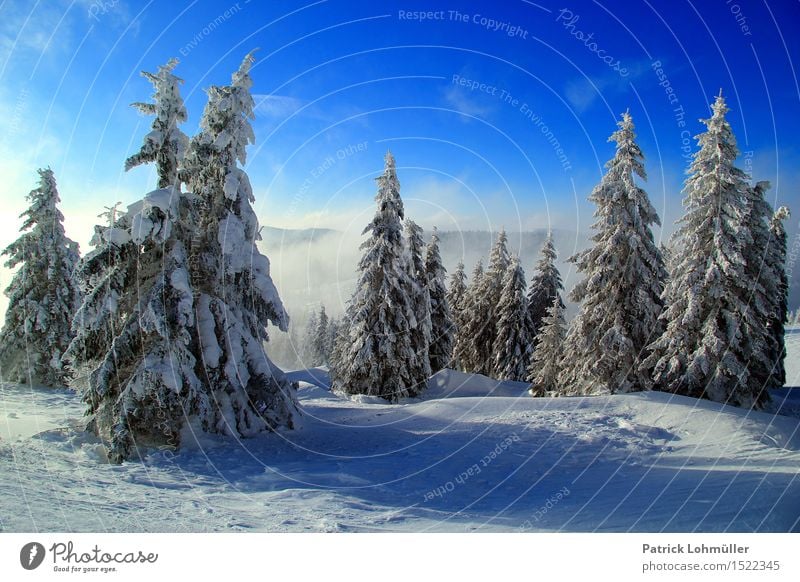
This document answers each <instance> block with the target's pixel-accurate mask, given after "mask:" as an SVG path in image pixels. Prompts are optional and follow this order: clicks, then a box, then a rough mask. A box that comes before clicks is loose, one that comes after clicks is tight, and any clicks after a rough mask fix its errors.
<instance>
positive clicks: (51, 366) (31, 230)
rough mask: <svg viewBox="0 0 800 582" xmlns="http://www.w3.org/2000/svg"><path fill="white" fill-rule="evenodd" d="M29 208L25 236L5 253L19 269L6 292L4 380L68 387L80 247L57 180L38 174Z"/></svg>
mask: <svg viewBox="0 0 800 582" xmlns="http://www.w3.org/2000/svg"><path fill="white" fill-rule="evenodd" d="M27 200H28V201H30V203H31V205H30V207H29V208H28V209H27V210H26V211H25V212H23V213H22V214H21V215H20V218H24V222H23V223H22V228H21V229H20V232H22V235H21V236H20V237H19V238H18V239H17V240H16V241H15V242H13V243H12V244H10V245H9V246H8V247H6V249H5V250H4V251H3V253H2V254H3V255H5V256H7V257H8V259H7V260H6V263H5V265H6V267H8V268H9V269H13V268H14V267H17V266H19V270H18V271H17V272H16V273H15V274H14V277H13V278H12V280H11V284H10V285H9V286H8V288H7V289H6V290H5V294H6V296H7V297H8V308H7V310H6V316H5V325H4V326H3V329H2V331H0V380H3V381H6V382H20V383H25V384H28V383H30V384H43V385H45V386H64V385H65V384H66V382H67V381H68V380H69V378H70V377H71V373H72V371H71V370H70V369H69V367H67V366H65V365H64V364H63V363H62V361H61V357H62V356H63V354H64V352H65V351H66V349H67V346H68V345H69V342H70V341H71V340H72V332H71V325H72V318H73V317H74V315H75V310H76V309H77V307H78V303H79V301H80V291H79V289H78V284H77V282H76V280H75V278H74V271H75V267H76V264H77V262H78V258H79V255H78V245H77V244H76V243H75V242H73V241H72V240H70V239H68V238H67V236H66V234H65V233H64V224H63V222H64V216H63V215H62V214H61V211H60V210H59V209H58V203H59V202H60V199H59V197H58V189H57V188H56V179H55V176H54V175H53V172H52V170H50V169H49V168H47V169H41V170H39V186H38V187H37V188H36V189H34V190H32V191H31V192H30V193H29V194H28V195H27Z"/></svg>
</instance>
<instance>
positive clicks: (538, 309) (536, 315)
mask: <svg viewBox="0 0 800 582" xmlns="http://www.w3.org/2000/svg"><path fill="white" fill-rule="evenodd" d="M556 257H557V255H556V247H555V245H554V244H553V233H552V232H548V233H547V239H546V240H545V242H544V246H543V247H542V251H541V254H540V257H539V262H538V263H537V265H536V273H535V274H534V275H533V277H532V278H531V285H530V288H529V289H528V322H529V325H530V331H529V335H530V338H531V341H532V342H534V344H535V343H536V342H538V336H539V330H540V329H541V327H542V325H543V320H544V318H545V317H546V316H547V313H548V311H549V310H550V307H551V306H552V305H553V300H556V301H558V303H559V304H560V305H561V309H562V310H563V309H564V301H563V300H562V299H561V291H563V290H564V285H563V284H562V283H561V273H559V271H558V267H556Z"/></svg>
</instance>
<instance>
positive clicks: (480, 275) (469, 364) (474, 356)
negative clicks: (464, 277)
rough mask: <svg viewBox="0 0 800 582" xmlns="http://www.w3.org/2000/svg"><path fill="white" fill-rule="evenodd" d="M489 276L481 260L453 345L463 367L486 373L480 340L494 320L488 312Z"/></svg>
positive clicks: (464, 303) (475, 270)
mask: <svg viewBox="0 0 800 582" xmlns="http://www.w3.org/2000/svg"><path fill="white" fill-rule="evenodd" d="M485 279H486V275H485V274H484V272H483V262H482V261H480V260H479V261H478V262H477V264H476V265H475V269H474V270H473V272H472V281H470V284H469V287H468V288H467V291H466V294H465V295H464V300H463V303H462V308H461V315H460V316H459V321H458V329H457V330H456V342H455V346H454V347H453V358H454V359H455V361H456V362H458V365H459V366H460V368H461V369H462V370H463V371H465V372H469V373H471V374H481V373H485V372H486V371H487V370H486V368H485V366H486V354H485V352H484V351H483V349H482V348H483V344H479V343H478V338H480V337H482V335H483V328H484V327H485V326H486V325H489V324H490V323H491V324H492V325H494V322H489V321H487V319H486V317H485V314H486V310H487V309H489V306H488V305H487V304H486V295H485V293H484V292H483V287H484V280H485Z"/></svg>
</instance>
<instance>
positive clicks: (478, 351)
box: [471, 229, 511, 375]
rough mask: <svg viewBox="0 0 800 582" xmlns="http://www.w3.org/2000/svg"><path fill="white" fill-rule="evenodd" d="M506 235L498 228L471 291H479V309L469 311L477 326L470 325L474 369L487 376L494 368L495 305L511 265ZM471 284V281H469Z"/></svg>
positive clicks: (503, 230)
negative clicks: (497, 233) (486, 261)
mask: <svg viewBox="0 0 800 582" xmlns="http://www.w3.org/2000/svg"><path fill="white" fill-rule="evenodd" d="M507 243H508V237H507V236H506V231H505V229H502V230H501V231H500V234H499V235H498V236H497V241H495V244H494V246H493V247H492V250H491V252H490V253H489V266H488V268H487V269H486V273H485V274H484V276H483V277H481V279H480V281H478V282H477V283H478V285H477V287H476V288H475V292H476V293H479V294H480V297H479V298H478V299H477V303H478V305H479V306H480V309H481V311H480V312H479V313H477V314H471V317H475V318H477V319H478V320H480V321H479V325H477V326H475V325H473V326H472V328H473V330H474V331H475V332H476V333H477V336H476V337H475V339H474V345H475V357H476V359H475V364H476V369H475V372H476V373H478V374H484V375H491V374H492V372H493V371H494V368H495V353H494V348H495V339H496V338H497V307H498V303H499V301H500V295H501V294H502V291H503V281H504V280H505V276H506V273H507V272H508V269H509V265H510V264H511V257H510V255H509V253H508V244H507ZM473 285H475V282H474V283H473Z"/></svg>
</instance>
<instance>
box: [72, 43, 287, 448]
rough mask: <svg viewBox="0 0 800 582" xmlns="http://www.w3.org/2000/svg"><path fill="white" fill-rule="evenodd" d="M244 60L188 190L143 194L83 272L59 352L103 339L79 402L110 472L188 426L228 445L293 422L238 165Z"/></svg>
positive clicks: (204, 141)
mask: <svg viewBox="0 0 800 582" xmlns="http://www.w3.org/2000/svg"><path fill="white" fill-rule="evenodd" d="M251 64H252V56H251V55H248V56H247V57H246V58H245V60H244V62H243V63H242V66H241V68H240V69H239V71H238V72H237V73H235V74H234V76H233V83H232V85H231V86H228V87H212V88H211V89H210V90H209V103H208V104H207V106H206V109H205V112H204V114H203V119H202V120H201V132H200V134H199V135H198V136H197V137H196V138H195V139H194V140H193V141H192V144H191V146H190V149H189V152H188V154H187V155H188V156H189V158H188V161H189V162H190V164H188V167H187V168H186V169H185V170H184V174H183V177H182V178H181V180H182V181H185V182H188V183H189V184H190V185H191V187H192V188H193V189H194V193H193V194H184V193H182V192H181V191H180V189H179V188H178V187H177V186H173V185H170V186H169V187H168V188H163V189H159V190H156V191H154V192H151V193H150V194H148V195H147V196H145V198H144V199H143V200H142V201H140V202H139V203H137V204H134V205H132V206H130V207H129V208H128V212H127V213H125V214H124V215H122V216H120V217H119V218H118V219H116V221H115V222H114V223H113V224H112V225H111V226H110V227H109V228H107V229H102V228H101V229H98V235H99V237H98V238H100V239H101V240H100V242H102V244H99V245H98V247H97V248H96V249H95V251H94V252H93V253H92V254H91V255H89V256H88V257H87V260H86V261H85V262H84V265H83V268H82V272H83V273H84V275H85V276H86V280H89V282H90V283H89V287H91V288H92V293H90V295H88V296H87V299H86V300H85V301H84V304H83V306H82V308H81V310H82V316H81V317H80V318H77V320H78V321H80V327H81V329H80V330H79V331H78V335H77V337H76V339H75V341H74V342H73V346H71V347H70V351H71V352H73V353H77V354H80V353H83V352H85V351H86V343H87V341H97V339H98V338H100V340H101V343H100V345H101V346H102V345H103V344H102V341H103V338H107V337H108V334H106V335H105V336H103V335H98V334H97V333H96V332H97V330H98V329H99V328H101V327H103V326H107V327H110V328H111V329H112V330H113V336H112V339H111V341H110V342H108V343H107V344H106V345H105V346H103V347H105V348H106V350H107V351H105V353H104V355H103V357H102V358H101V360H100V363H99V365H98V367H97V369H96V370H95V371H94V372H92V374H91V378H90V386H89V389H88V390H87V391H86V392H85V394H84V399H85V400H86V401H87V403H88V404H89V414H90V423H89V428H90V429H92V430H94V431H95V432H96V433H97V434H98V435H99V436H101V437H102V438H103V439H105V440H107V441H108V442H109V444H110V450H109V459H110V460H111V461H113V462H121V461H122V460H125V459H128V458H131V457H132V456H133V455H134V454H135V453H136V452H137V450H138V448H139V447H140V446H142V445H144V446H147V445H169V446H178V445H179V444H180V438H181V433H182V431H183V429H184V428H185V427H186V426H187V424H188V423H192V424H193V425H195V426H197V428H200V429H202V430H206V431H209V432H218V433H223V434H230V435H236V436H251V435H254V434H256V433H259V432H261V431H264V430H275V429H278V428H281V427H291V426H292V424H293V416H294V414H295V412H296V405H295V402H294V397H293V394H292V392H293V391H292V390H291V385H290V383H289V382H287V381H286V379H285V377H284V376H283V373H282V372H281V371H280V370H278V369H277V368H276V367H275V366H274V365H273V364H272V362H271V361H270V360H269V359H268V358H267V356H266V354H265V352H264V347H263V344H264V342H266V341H267V340H268V336H267V331H266V325H267V323H268V322H272V323H273V324H275V325H277V326H278V327H279V328H280V329H282V330H284V331H285V330H286V329H287V326H288V316H287V315H286V312H285V310H284V309H283V306H282V304H281V301H280V298H279V297H278V294H277V291H276V289H275V286H274V284H273V282H272V280H271V278H270V275H269V261H268V259H267V258H266V257H265V256H263V255H262V254H261V253H260V252H259V251H258V249H257V248H256V246H255V241H256V240H257V238H258V222H257V220H256V218H255V213H254V212H253V209H252V206H251V204H250V203H251V202H252V193H251V189H250V184H249V180H248V178H247V174H246V173H245V172H244V171H243V170H241V169H239V168H238V165H237V163H238V162H241V163H244V162H245V147H246V145H247V144H248V143H250V142H251V141H252V139H253V134H252V130H251V129H250V125H249V122H248V118H250V117H252V104H253V102H252V98H251V97H250V92H249V89H250V86H251V80H250V77H249V69H250V66H251ZM170 168H171V166H169V165H167V166H163V167H160V168H159V171H160V172H161V171H164V172H167V171H171V169H170ZM164 179H166V175H159V182H160V183H162V180H164ZM173 183H175V182H173ZM129 255H133V257H132V258H131V257H130V256H129Z"/></svg>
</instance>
